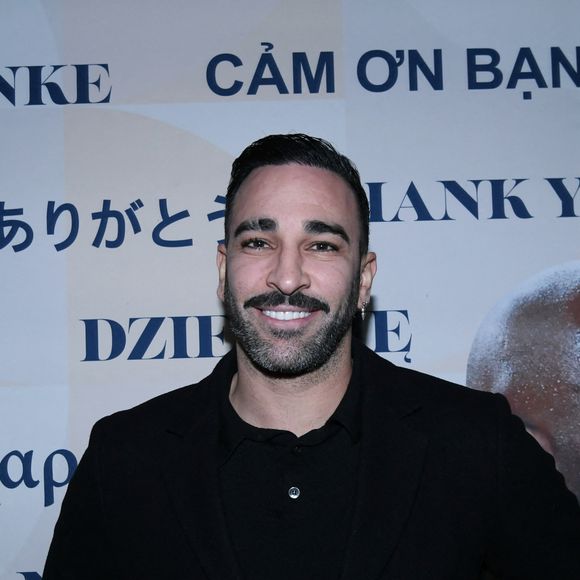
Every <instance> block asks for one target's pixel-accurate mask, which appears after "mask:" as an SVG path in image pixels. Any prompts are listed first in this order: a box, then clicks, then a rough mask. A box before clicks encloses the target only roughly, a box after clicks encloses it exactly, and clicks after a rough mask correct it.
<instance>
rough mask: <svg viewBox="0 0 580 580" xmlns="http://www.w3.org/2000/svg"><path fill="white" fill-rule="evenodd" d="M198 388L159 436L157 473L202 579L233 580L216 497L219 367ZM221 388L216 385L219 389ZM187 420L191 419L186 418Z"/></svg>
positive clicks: (234, 568)
mask: <svg viewBox="0 0 580 580" xmlns="http://www.w3.org/2000/svg"><path fill="white" fill-rule="evenodd" d="M219 366H220V367H221V368H219V369H216V371H214V373H212V375H210V376H209V377H208V378H207V379H206V380H205V381H203V382H202V384H200V385H199V386H197V387H195V389H196V390H198V392H197V393H196V395H201V394H202V393H201V392H200V391H202V390H203V391H205V395H206V396H203V397H202V396H197V397H196V399H195V403H194V404H195V407H192V408H191V410H190V411H188V412H187V413H186V412H185V411H184V410H182V413H181V417H180V419H179V420H177V421H175V422H174V424H173V425H172V426H171V428H169V429H167V431H166V433H165V437H166V438H167V439H166V450H165V461H164V468H163V479H164V480H165V483H166V487H167V490H168V493H169V495H170V497H171V500H172V503H173V505H174V508H175V513H176V516H177V518H178V520H179V522H180V524H181V526H182V527H183V531H184V533H185V535H186V537H187V539H188V541H189V544H190V545H191V547H192V549H193V551H194V552H195V555H196V556H197V558H198V560H199V562H200V563H201V566H202V568H203V570H204V572H205V573H206V575H207V577H208V579H211V580H239V579H240V578H241V575H240V573H239V569H238V566H237V563H236V559H235V555H234V552H233V548H232V546H231V543H230V540H229V536H228V531H227V527H226V522H225V518H224V514H223V508H222V504H221V500H220V494H219V479H218V467H217V461H218V459H217V458H218V435H219V423H218V405H217V397H216V393H215V391H216V390H218V389H220V388H221V389H223V381H224V380H226V378H225V377H224V376H221V375H222V374H223V373H220V370H223V367H224V365H223V364H220V365H219ZM220 383H221V384H220ZM192 416H193V417H192ZM192 422H193V424H192Z"/></svg>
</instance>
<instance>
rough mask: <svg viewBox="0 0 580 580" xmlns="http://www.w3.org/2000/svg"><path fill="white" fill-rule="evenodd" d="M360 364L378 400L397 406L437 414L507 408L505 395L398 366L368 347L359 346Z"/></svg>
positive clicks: (365, 378)
mask: <svg viewBox="0 0 580 580" xmlns="http://www.w3.org/2000/svg"><path fill="white" fill-rule="evenodd" d="M358 348H359V349H361V350H360V351H359V353H360V355H359V356H360V361H361V367H362V369H361V370H362V375H363V377H364V380H365V382H366V383H367V384H368V385H370V386H371V390H373V391H375V396H377V397H380V398H383V399H384V400H385V401H386V400H388V401H390V402H391V403H392V404H393V405H395V406H402V407H407V408H410V407H413V406H415V407H422V408H425V409H430V410H431V411H433V412H446V413H448V412H451V411H453V410H458V411H462V410H464V409H467V408H470V407H473V408H475V409H480V410H482V409H490V408H497V406H498V405H499V406H500V407H503V408H504V409H506V408H507V402H506V401H505V398H504V397H503V396H501V395H497V394H495V393H488V392H483V391H478V390H475V389H471V388H469V387H465V386H463V385H459V384H456V383H453V382H451V381H448V380H446V379H443V378H440V377H436V376H433V375H430V374H427V373H424V372H421V371H418V370H415V369H411V368H406V367H403V366H398V365H395V364H394V363H392V362H390V361H388V360H386V359H384V358H382V357H381V356H379V355H378V354H376V353H375V352H373V351H372V350H371V349H369V348H368V347H366V346H364V345H362V344H359V345H358Z"/></svg>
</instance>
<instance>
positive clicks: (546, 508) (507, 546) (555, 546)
mask: <svg viewBox="0 0 580 580" xmlns="http://www.w3.org/2000/svg"><path fill="white" fill-rule="evenodd" d="M496 401H497V405H498V428H497V437H498V442H497V450H498V472H497V482H496V484H497V491H498V495H497V497H498V503H497V506H496V508H497V526H496V529H495V530H494V533H493V537H492V550H491V552H490V555H489V566H490V568H491V569H492V570H493V572H494V573H495V574H496V575H497V576H498V577H499V578H510V579H518V578H521V579H522V580H524V579H525V580H548V579H556V578H557V579H558V580H578V579H580V508H579V506H578V501H577V499H576V497H575V496H574V495H573V494H572V493H571V492H570V491H569V490H568V489H567V488H566V484H565V482H564V478H563V477H562V475H561V474H560V473H559V472H558V471H557V470H556V468H555V465H554V460H553V458H552V456H551V455H549V454H548V453H546V452H545V451H544V450H543V449H542V448H541V447H540V445H539V444H538V443H537V442H536V441H535V439H534V438H533V437H532V436H531V435H529V434H528V433H527V432H526V430H525V427H524V425H523V423H522V421H521V420H520V419H519V418H518V417H516V416H514V415H512V414H511V411H510V409H509V405H508V403H507V401H506V400H505V398H504V397H502V396H501V395H496Z"/></svg>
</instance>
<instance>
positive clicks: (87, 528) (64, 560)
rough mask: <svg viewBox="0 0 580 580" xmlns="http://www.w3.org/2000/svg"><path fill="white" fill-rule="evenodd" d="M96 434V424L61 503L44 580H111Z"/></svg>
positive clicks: (98, 425)
mask: <svg viewBox="0 0 580 580" xmlns="http://www.w3.org/2000/svg"><path fill="white" fill-rule="evenodd" d="M99 431H100V424H99V423H97V424H96V425H95V427H94V428H93V430H92V432H91V437H90V440H89V446H88V448H87V450H86V451H85V453H84V455H83V457H82V459H81V461H80V463H79V465H78V467H77V469H76V471H75V473H74V475H73V477H72V479H71V481H70V483H69V486H68V490H67V493H66V495H65V498H64V500H63V503H62V507H61V511H60V516H59V518H58V521H57V523H56V526H55V529H54V535H53V538H52V542H51V545H50V548H49V552H48V557H47V560H46V564H45V568H44V572H43V575H42V578H43V580H65V579H66V580H68V579H71V580H72V579H75V580H78V579H79V578H83V579H84V580H93V579H94V580H97V579H99V580H103V579H104V578H107V579H110V578H113V576H112V575H111V574H110V569H109V566H108V563H109V559H110V557H111V554H110V553H109V550H107V547H106V533H105V522H104V515H103V509H102V500H101V497H100V490H99V479H100V466H99V447H100V444H99Z"/></svg>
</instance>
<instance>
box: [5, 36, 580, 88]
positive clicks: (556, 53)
mask: <svg viewBox="0 0 580 580" xmlns="http://www.w3.org/2000/svg"><path fill="white" fill-rule="evenodd" d="M550 57H551V64H552V86H553V87H560V86H561V81H560V68H563V69H564V70H565V71H566V72H567V73H568V76H569V77H570V79H571V80H572V82H573V83H574V85H575V86H577V87H580V46H577V47H576V68H574V67H573V66H572V64H571V63H570V61H569V60H568V59H567V58H566V57H565V56H564V53H563V52H562V49H561V48H558V47H557V46H552V48H551V49H550ZM0 92H1V89H0Z"/></svg>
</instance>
